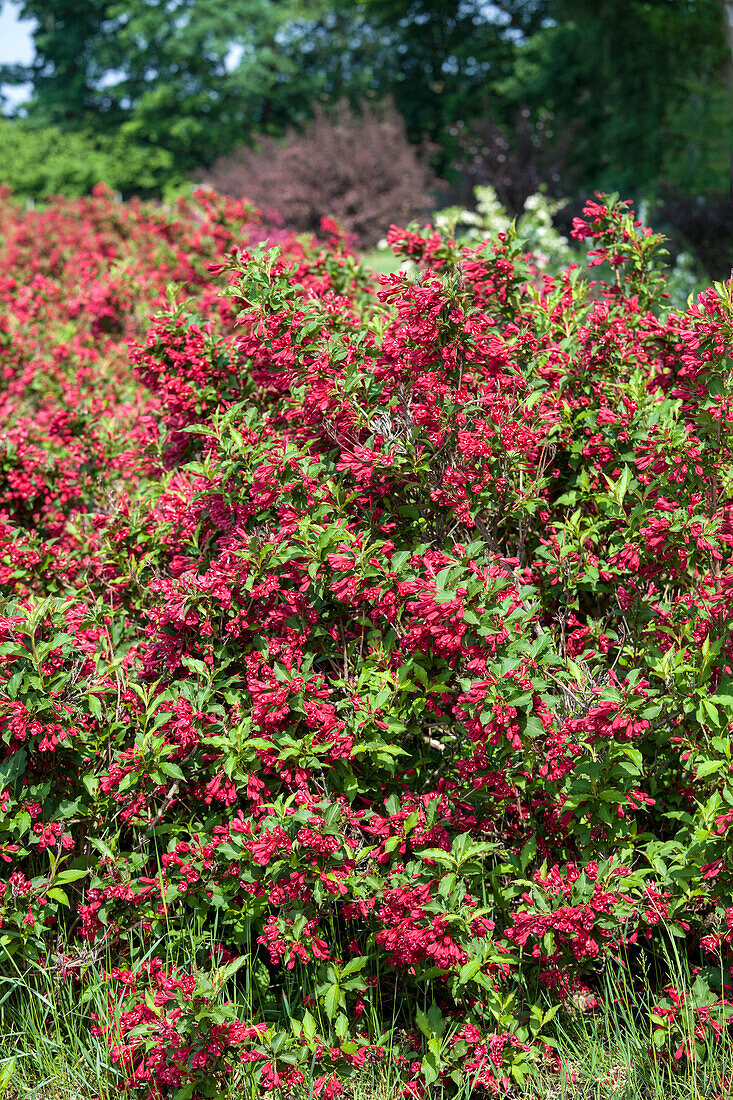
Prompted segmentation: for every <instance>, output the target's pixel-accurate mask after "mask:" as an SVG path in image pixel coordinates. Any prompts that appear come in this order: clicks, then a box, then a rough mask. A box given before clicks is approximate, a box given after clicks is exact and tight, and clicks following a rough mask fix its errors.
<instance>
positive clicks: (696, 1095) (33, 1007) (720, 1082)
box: [0, 956, 733, 1100]
mask: <svg viewBox="0 0 733 1100" xmlns="http://www.w3.org/2000/svg"><path fill="white" fill-rule="evenodd" d="M667 968H669V970H668V972H669V973H671V974H672V976H673V980H674V982H675V984H676V985H677V986H678V987H679V988H683V989H690V988H691V987H692V984H693V981H694V977H695V975H694V974H693V973H690V971H689V967H688V965H687V963H686V961H685V960H684V959H680V958H679V957H678V956H676V957H675V958H674V959H673V960H672V962H670V960H666V965H665V969H667ZM4 971H5V973H4V974H2V973H0V1100H119V1097H120V1077H119V1074H118V1071H117V1068H116V1067H115V1066H114V1065H113V1064H112V1062H111V1059H110V1056H109V1052H108V1050H107V1046H106V1043H105V1042H104V1041H103V1040H102V1039H100V1038H98V1037H97V1036H95V1035H93V1034H92V1031H91V1024H92V1023H93V1019H92V1016H93V1014H94V1013H96V1014H97V1015H98V1016H99V1018H100V1019H105V1018H106V1016H107V999H106V990H105V983H104V979H103V977H102V973H101V970H100V969H99V967H98V966H96V965H88V966H86V968H85V969H84V970H83V973H82V980H81V982H79V981H78V980H77V979H76V978H72V976H71V975H69V974H68V973H64V972H63V970H61V969H60V968H58V967H56V968H55V967H54V966H52V965H48V966H45V967H43V966H38V965H36V966H33V967H31V968H30V969H28V970H27V971H25V972H24V973H20V972H19V971H17V970H16V971H15V972H14V971H13V965H12V960H10V962H9V963H8V964H6V966H5V968H4ZM604 986H605V989H604V993H605V1002H606V1004H610V1005H613V1012H599V1011H592V1012H591V1011H582V1007H581V1006H576V1007H575V1008H572V1009H571V1010H569V1011H567V1012H565V1013H564V1014H559V1015H558V1016H557V1017H556V1018H555V1021H554V1031H553V1032H552V1035H551V1037H552V1040H553V1042H554V1044H555V1051H556V1054H557V1056H558V1057H559V1063H560V1067H561V1068H560V1072H559V1073H558V1072H557V1068H556V1067H553V1066H552V1065H551V1064H550V1062H549V1060H548V1063H547V1064H546V1065H545V1066H543V1065H541V1064H539V1063H538V1064H537V1065H536V1066H535V1067H534V1068H533V1069H532V1070H531V1071H530V1073H529V1075H528V1076H527V1078H526V1080H525V1081H524V1083H523V1084H522V1085H520V1084H519V1083H514V1084H513V1085H512V1086H511V1088H510V1089H509V1091H508V1092H507V1093H505V1094H504V1095H505V1097H506V1100H718V1098H728V1097H731V1096H733V1088H732V1087H731V1085H730V1083H729V1082H733V1040H732V1039H731V1037H730V1035H727V1034H724V1035H723V1037H722V1039H720V1040H718V1041H717V1042H715V1044H713V1043H712V1042H711V1041H710V1040H709V1039H708V1040H707V1041H705V1042H704V1043H703V1044H702V1046H701V1048H700V1050H699V1051H698V1057H697V1058H696V1059H695V1060H693V1061H691V1060H689V1059H687V1058H686V1057H682V1058H680V1059H678V1060H675V1059H674V1057H673V1048H674V1046H675V1045H676V1044H677V1043H678V1042H679V1041H681V1039H684V1038H686V1037H688V1033H686V1032H685V1028H686V1027H687V1028H688V1032H690V1031H691V1029H692V1027H693V1026H694V1020H693V1018H692V1017H689V1019H687V1020H685V1019H684V1017H683V1018H682V1020H681V1030H680V1031H678V1032H677V1033H676V1036H675V1038H674V1040H673V1042H672V1044H671V1045H670V1046H669V1047H668V1048H667V1049H664V1048H663V1049H661V1050H660V1049H658V1048H657V1047H656V1046H655V1041H654V1034H655V1028H654V1021H653V1019H652V1013H653V1009H654V1006H655V1004H656V1003H657V999H656V998H655V997H654V995H652V994H651V993H650V994H649V996H646V997H644V996H639V994H638V992H635V991H634V990H633V989H632V987H631V985H630V983H629V982H628V981H627V979H626V977H625V974H624V972H623V971H621V970H618V971H617V972H614V973H611V972H609V973H607V974H606V975H605V981H604ZM415 1057H419V1055H415ZM401 1090H402V1082H401V1080H400V1079H399V1075H398V1073H397V1071H396V1069H395V1067H394V1066H391V1067H390V1066H384V1065H379V1066H372V1067H369V1068H365V1069H364V1071H363V1073H362V1074H361V1075H360V1076H359V1077H357V1078H352V1079H350V1080H348V1081H345V1082H344V1092H343V1100H398V1098H399V1097H400V1094H401ZM460 1092H461V1095H460V1096H459V1098H458V1100H467V1098H468V1097H469V1095H471V1093H472V1090H471V1082H470V1080H469V1079H468V1078H467V1080H466V1083H465V1087H464V1088H463V1089H462V1090H460ZM259 1095H261V1094H260V1093H259V1092H258V1090H257V1088H256V1086H255V1085H254V1084H253V1082H252V1080H251V1079H249V1078H246V1077H245V1075H244V1073H243V1072H241V1073H237V1071H236V1070H235V1072H234V1075H233V1077H232V1079H231V1081H230V1083H229V1085H228V1087H227V1088H226V1090H225V1092H223V1093H221V1094H220V1098H221V1100H256V1097H258V1096H259ZM485 1095H487V1094H486V1093H485V1092H482V1091H481V1090H478V1092H477V1093H476V1096H477V1097H482V1096H485ZM428 1096H429V1097H430V1098H433V1097H435V1100H444V1098H445V1100H447V1098H448V1093H444V1092H443V1090H442V1089H441V1088H437V1087H435V1088H433V1089H431V1090H429V1092H428ZM311 1098H312V1082H308V1081H306V1083H305V1085H304V1086H302V1087H301V1088H300V1089H298V1090H296V1091H295V1092H293V1091H289V1092H282V1093H276V1094H273V1096H272V1100H311Z"/></svg>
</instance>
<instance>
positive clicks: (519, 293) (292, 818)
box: [0, 193, 733, 1098]
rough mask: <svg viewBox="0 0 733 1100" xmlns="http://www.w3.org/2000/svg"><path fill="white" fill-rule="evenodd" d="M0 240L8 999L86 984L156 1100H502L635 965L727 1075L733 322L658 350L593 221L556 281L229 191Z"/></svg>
mask: <svg viewBox="0 0 733 1100" xmlns="http://www.w3.org/2000/svg"><path fill="white" fill-rule="evenodd" d="M0 225H1V229H2V235H3V259H4V263H3V272H2V277H1V281H0V293H1V294H2V298H3V313H2V317H1V318H0V361H1V363H2V377H3V387H2V395H1V397H0V406H1V411H2V418H3V425H4V429H5V431H4V437H3V444H2V459H1V465H0V470H1V476H2V483H3V494H2V506H1V509H0V537H1V538H2V560H1V561H0V583H2V585H3V591H4V594H5V599H6V606H5V613H4V617H3V619H2V621H1V622H0V630H1V632H2V645H1V646H0V665H1V672H0V676H1V679H2V697H1V699H0V731H1V732H2V743H3V755H2V758H1V762H0V777H1V778H0V784H1V788H0V844H1V848H0V854H2V858H3V860H4V861H5V862H4V866H5V869H6V870H5V880H4V897H3V908H2V928H1V929H0V935H1V937H2V939H1V941H0V942H1V943H2V947H3V950H4V951H5V953H6V955H12V965H13V966H14V967H17V968H21V969H22V968H24V967H30V966H31V965H33V964H34V963H37V962H38V961H39V960H40V961H41V962H43V963H44V964H46V965H53V966H56V967H58V968H59V969H60V970H61V971H63V972H64V973H67V974H68V973H73V974H76V975H78V980H79V986H80V995H81V996H82V998H83V996H84V989H85V982H86V975H87V974H88V973H89V968H90V967H92V966H94V965H96V966H97V967H98V968H102V969H103V970H104V972H105V974H106V981H107V983H108V992H109V1013H108V1017H107V1018H102V1017H101V1016H99V1014H97V1019H96V1021H95V1025H94V1026H95V1028H96V1029H97V1031H98V1033H99V1034H100V1035H103V1036H105V1037H106V1038H107V1041H108V1042H109V1046H110V1052H111V1057H112V1059H113V1060H114V1062H115V1064H116V1065H117V1067H118V1068H119V1072H120V1075H121V1081H123V1082H124V1086H125V1087H126V1088H127V1090H128V1091H129V1092H130V1093H131V1094H133V1095H136V1096H139V1097H161V1096H165V1095H173V1094H176V1095H178V1096H179V1097H180V1098H185V1097H195V1096H206V1095H214V1094H215V1093H216V1091H217V1089H219V1088H220V1087H221V1084H222V1082H223V1081H224V1080H226V1079H227V1078H228V1077H230V1076H231V1075H232V1074H234V1073H249V1074H252V1075H253V1076H254V1078H255V1079H256V1080H257V1081H258V1082H259V1083H260V1085H261V1087H262V1088H264V1089H271V1088H275V1087H283V1088H284V1087H295V1086H297V1085H298V1084H299V1083H302V1082H305V1083H306V1086H307V1087H311V1088H312V1089H313V1092H314V1094H316V1095H324V1096H332V1095H336V1094H337V1093H338V1092H339V1091H340V1090H341V1089H342V1087H343V1083H344V1081H345V1080H346V1079H347V1078H348V1077H349V1076H350V1075H352V1074H355V1073H357V1072H360V1070H361V1067H362V1066H364V1065H365V1064H370V1063H376V1062H379V1061H380V1060H381V1059H384V1058H387V1057H388V1056H389V1057H392V1058H394V1059H396V1060H397V1061H398V1063H399V1064H400V1065H401V1066H402V1067H403V1069H404V1072H405V1077H406V1080H407V1081H408V1086H407V1087H408V1089H409V1090H410V1091H411V1092H412V1093H413V1094H414V1095H421V1094H423V1092H424V1091H425V1089H426V1088H427V1087H429V1086H431V1085H432V1084H434V1083H436V1082H443V1083H445V1084H447V1085H450V1083H451V1081H452V1082H455V1083H456V1084H463V1083H465V1082H466V1081H467V1080H468V1081H472V1082H475V1083H477V1084H479V1085H482V1086H484V1088H485V1089H486V1090H487V1091H488V1092H489V1093H490V1094H497V1093H499V1092H501V1091H503V1090H504V1089H505V1088H506V1087H508V1085H509V1084H510V1083H512V1082H521V1080H522V1079H523V1077H524V1075H525V1073H526V1072H527V1068H528V1066H529V1065H530V1063H531V1062H532V1061H535V1060H537V1059H545V1058H547V1057H550V1058H551V1057H552V1054H551V1049H552V1048H551V1045H550V1044H551V1040H552V1029H553V1026H554V1023H553V1018H554V1017H555V1016H556V1014H557V1013H561V1014H573V1013H577V1012H579V1011H588V1012H592V1011H595V1010H599V1011H603V1010H604V1004H603V995H604V994H603V991H604V988H605V983H604V978H605V976H606V974H607V972H608V971H609V970H611V971H613V970H614V969H616V970H617V969H618V968H619V967H621V968H623V969H624V971H625V974H626V977H627V979H628V981H629V982H630V983H632V984H633V983H635V982H639V983H643V982H649V981H651V982H654V983H655V984H654V988H653V996H654V997H655V998H656V1004H657V1007H656V1009H655V1013H654V1016H653V1021H652V1024H653V1027H654V1028H656V1032H655V1036H656V1037H655V1042H657V1045H658V1047H659V1050H660V1053H661V1054H663V1055H664V1056H665V1057H668V1058H669V1061H670V1064H675V1061H676V1062H678V1063H682V1062H683V1061H684V1060H686V1059H689V1058H693V1057H694V1056H695V1053H696V1044H702V1043H705V1042H711V1041H714V1040H715V1038H716V1036H719V1035H720V1034H722V1033H723V1031H724V1029H725V1028H726V1026H727V1024H728V1019H729V1015H730V1013H729V1009H728V1008H727V1007H726V1006H727V1004H728V1003H729V1001H730V985H731V972H732V967H733V950H732V949H731V942H732V941H733V898H732V897H731V887H732V882H733V869H732V867H731V862H730V846H729V842H728V839H727V833H728V829H729V828H730V826H731V822H733V778H732V775H733V764H732V763H731V729H732V728H733V727H732V725H731V723H732V722H733V670H732V667H731V666H732V665H733V640H732V639H731V622H732V621H733V620H732V617H731V598H733V563H732V560H731V546H732V545H733V522H732V521H733V511H732V504H733V454H732V452H731V442H730V439H731V436H730V431H729V426H730V423H731V421H732V420H733V386H732V384H731V383H732V379H731V361H732V360H731V358H730V354H731V351H730V349H731V339H732V337H733V327H732V326H733V293H732V290H731V286H730V285H728V284H716V285H714V286H712V287H710V288H709V289H708V290H706V291H705V292H704V293H703V294H701V295H700V296H699V298H698V299H697V301H696V302H695V303H694V304H692V305H691V306H690V308H689V309H688V311H687V312H686V313H677V312H674V311H668V310H666V309H665V307H664V281H663V278H662V275H661V274H660V270H659V267H658V263H657V255H658V252H659V247H660V241H659V238H658V237H656V236H654V235H653V234H651V233H650V232H649V231H648V230H646V229H644V228H643V227H642V226H640V225H639V224H638V223H637V222H636V221H634V219H633V215H632V213H631V212H630V211H629V209H628V208H627V206H626V205H625V204H624V203H621V202H618V201H617V200H615V199H605V198H603V197H598V198H597V200H595V201H593V202H589V203H588V204H587V207H586V209H585V213H584V217H583V218H582V219H578V220H577V221H576V224H575V227H574V235H575V237H576V238H577V239H581V240H582V239H585V240H587V241H588V242H589V244H590V245H591V248H590V252H589V255H590V267H589V268H587V269H581V268H578V267H571V268H568V269H567V270H564V271H562V272H561V273H560V275H559V276H557V277H554V278H553V277H550V276H549V275H547V274H546V273H542V272H541V271H539V270H538V269H537V268H536V267H535V266H534V265H533V263H532V258H531V256H527V255H525V253H524V250H523V247H522V245H521V242H519V241H518V240H517V239H516V238H515V237H514V235H513V233H512V231H511V230H509V231H507V232H506V233H502V234H500V235H499V236H498V238H497V239H496V240H494V241H493V242H488V243H485V244H481V245H480V246H479V247H476V248H470V247H465V246H459V245H456V244H455V242H453V241H452V240H451V239H450V238H449V237H446V236H444V235H441V233H439V232H437V231H434V230H432V229H427V230H425V231H422V230H419V229H417V228H415V227H412V228H410V229H408V230H403V229H398V228H396V227H393V228H392V229H391V231H390V235H389V238H390V242H391V244H392V247H393V248H394V249H395V250H396V252H397V253H398V254H399V255H402V256H405V257H409V258H411V259H412V261H413V264H412V265H411V266H410V268H409V272H408V271H405V272H401V273H398V274H395V275H390V276H385V277H383V278H382V279H380V280H379V282H378V283H377V282H375V280H374V278H373V276H372V275H371V274H370V273H369V272H368V271H367V270H365V269H364V268H363V267H362V266H361V265H360V264H359V262H358V261H357V259H356V258H355V257H354V256H353V255H352V254H351V253H350V252H349V249H348V247H346V245H345V244H344V241H343V238H342V237H341V236H340V235H339V233H338V231H337V229H336V227H335V226H334V227H332V236H331V239H330V240H329V241H328V242H327V243H326V244H320V245H316V244H315V243H309V242H307V241H304V240H302V239H296V238H293V237H289V236H288V235H286V234H281V237H282V239H281V240H280V242H279V245H278V246H277V247H275V248H272V247H265V246H264V245H262V244H257V241H258V240H261V239H262V238H263V237H265V236H267V235H269V237H270V239H271V240H272V232H271V231H269V232H268V231H267V229H266V227H265V226H263V225H262V224H261V223H260V222H259V220H258V218H257V216H256V215H255V214H254V212H252V211H251V210H250V209H249V208H248V207H247V206H246V205H243V204H237V203H231V202H228V201H226V202H225V201H224V200H220V199H218V198H217V197H216V196H215V195H213V194H202V195H200V196H199V198H198V199H197V200H195V201H192V202H191V203H181V204H179V206H178V207H177V208H175V209H174V210H171V211H168V212H165V211H161V210H153V209H151V208H149V207H146V206H139V205H130V206H122V205H118V204H115V203H114V202H112V201H111V200H110V197H109V196H108V195H106V194H105V193H98V194H97V195H96V196H94V197H93V198H92V199H91V200H89V201H84V202H73V203H65V204H64V203H57V204H51V205H50V206H49V207H48V208H47V209H45V210H44V211H42V212H21V211H19V210H18V208H16V207H14V206H13V205H12V204H11V203H10V202H9V201H7V200H6V201H5V202H4V204H3V206H2V214H1V220H0ZM595 268H597V270H595ZM410 272H411V274H410ZM599 276H601V277H602V278H600V277H599ZM171 281H173V282H174V283H175V284H176V286H175V287H174V288H173V290H171V291H170V292H169V293H168V295H167V297H166V292H165V288H166V286H167V284H168V283H170V282H171ZM151 315H152V316H151ZM682 952H685V953H686V957H687V959H688V960H689V963H690V966H691V968H692V971H693V974H694V979H695V980H694V985H691V987H690V989H684V990H679V989H677V988H674V987H670V981H671V977H670V973H669V971H668V968H667V966H666V963H665V960H666V959H668V958H669V957H671V956H673V955H674V954H675V953H677V954H679V953H682ZM605 1007H608V1006H605ZM690 1021H692V1024H691V1028H692V1031H690V1028H689V1027H688V1026H687V1024H688V1023H689V1022H690ZM690 1034H692V1036H693V1037H692V1039H691V1038H690Z"/></svg>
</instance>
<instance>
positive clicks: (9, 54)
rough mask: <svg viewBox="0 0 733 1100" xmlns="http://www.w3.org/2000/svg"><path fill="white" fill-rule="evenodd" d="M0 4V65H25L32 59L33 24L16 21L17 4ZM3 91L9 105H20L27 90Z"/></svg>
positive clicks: (9, 89)
mask: <svg viewBox="0 0 733 1100" xmlns="http://www.w3.org/2000/svg"><path fill="white" fill-rule="evenodd" d="M0 4H1V7H0V64H5V65H8V64H9V65H13V64H15V65H25V64H27V63H28V62H29V61H30V60H31V59H32V57H33V41H32V39H31V30H32V28H33V22H32V21H24V22H21V21H20V20H19V19H18V15H17V7H18V6H17V4H9V3H2V0H0ZM5 90H6V91H7V93H8V96H9V98H10V101H11V103H20V102H22V101H23V99H25V98H26V95H27V89H23V88H7V89H5Z"/></svg>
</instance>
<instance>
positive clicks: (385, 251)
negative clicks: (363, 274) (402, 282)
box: [362, 248, 403, 275]
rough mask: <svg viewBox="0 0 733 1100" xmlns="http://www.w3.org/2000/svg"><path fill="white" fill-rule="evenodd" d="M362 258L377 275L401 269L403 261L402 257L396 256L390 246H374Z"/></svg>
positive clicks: (389, 273)
mask: <svg viewBox="0 0 733 1100" xmlns="http://www.w3.org/2000/svg"><path fill="white" fill-rule="evenodd" d="M362 260H363V261H364V263H365V264H366V266H367V267H370V268H371V269H372V271H374V272H376V274H377V275H391V274H392V273H393V272H395V271H399V269H400V267H401V266H402V263H403V260H402V257H400V256H395V254H394V252H392V250H391V249H389V248H373V249H371V251H369V252H365V253H364V254H363V256H362Z"/></svg>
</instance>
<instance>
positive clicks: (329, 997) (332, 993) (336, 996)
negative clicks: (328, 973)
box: [323, 982, 341, 1020]
mask: <svg viewBox="0 0 733 1100" xmlns="http://www.w3.org/2000/svg"><path fill="white" fill-rule="evenodd" d="M340 1000H341V989H340V988H339V986H338V985H337V984H336V983H335V982H332V983H331V985H329V987H328V989H327V990H326V994H325V996H324V998H323V1007H324V1008H325V1010H326V1015H327V1016H328V1018H329V1020H333V1019H334V1018H335V1016H336V1013H337V1012H338V1007H339V1002H340Z"/></svg>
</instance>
